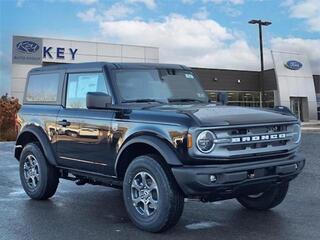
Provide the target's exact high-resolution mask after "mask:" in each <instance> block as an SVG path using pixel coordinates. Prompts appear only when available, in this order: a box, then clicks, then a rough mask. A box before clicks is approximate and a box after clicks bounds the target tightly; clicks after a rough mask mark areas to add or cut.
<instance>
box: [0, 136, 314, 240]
mask: <svg viewBox="0 0 320 240" xmlns="http://www.w3.org/2000/svg"><path fill="white" fill-rule="evenodd" d="M13 145H14V143H13V142H7V143H0V239H1V240H2V239H5V240H12V239H19V240H23V239H28V240H31V239H41V240H42V239H45V240H50V239H90V240H91V239H99V240H101V239H108V240H109V239H110V240H111V239H119V240H120V239H121V240H124V239H136V240H144V239H155V240H157V239H165V240H168V239H177V240H178V239H183V240H189V239H198V240H199V239H201V240H204V239H218V240H225V239H237V240H241V239H245V240H251V239H253V240H262V239H272V240H277V239H286V240H291V239H299V240H301V239H308V240H313V239H314V240H319V239H320V132H319V133H305V134H303V140H302V147H301V151H302V152H303V153H304V154H305V156H306V158H307V164H306V167H305V169H304V171H303V172H302V174H301V175H300V176H299V177H298V178H297V179H295V180H294V181H293V182H291V185H290V189H289V192H288V195H287V197H286V199H285V201H284V202H283V203H282V204H281V205H279V206H278V207H276V208H274V209H273V210H271V211H267V212H255V211H248V210H246V209H244V208H243V207H241V206H240V204H238V203H237V201H235V200H228V201H222V202H216V203H200V202H194V201H187V202H186V204H185V209H184V212H183V215H182V217H181V219H180V221H179V223H178V224H177V226H176V227H174V228H172V229H170V230H169V231H167V232H165V233H161V234H151V233H146V232H143V231H140V230H138V229H137V228H135V227H134V225H133V224H132V223H131V222H130V220H129V218H128V216H127V214H126V211H125V209H124V205H123V201H122V192H121V190H116V189H111V188H106V187H102V186H91V185H84V186H77V185H75V184H74V183H73V182H69V181H65V180H61V181H60V185H59V187H58V191H57V193H56V194H55V196H54V197H53V198H52V199H51V200H47V201H34V200H30V199H29V198H28V196H27V195H26V194H25V193H24V191H23V189H22V187H21V185H20V180H19V175H18V162H17V161H16V160H15V159H14V157H13V153H12V150H13Z"/></svg>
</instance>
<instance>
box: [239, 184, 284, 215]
mask: <svg viewBox="0 0 320 240" xmlns="http://www.w3.org/2000/svg"><path fill="white" fill-rule="evenodd" d="M288 188H289V183H282V184H280V185H277V186H274V187H271V188H270V189H269V190H267V191H266V192H262V193H259V194H255V195H246V196H240V197H238V198H237V200H238V202H239V203H240V204H241V205H242V206H244V207H245V208H248V209H251V210H268V209H271V208H274V207H276V206H278V205H279V204H280V203H282V201H283V200H284V198H285V197H286V195H287V192H288Z"/></svg>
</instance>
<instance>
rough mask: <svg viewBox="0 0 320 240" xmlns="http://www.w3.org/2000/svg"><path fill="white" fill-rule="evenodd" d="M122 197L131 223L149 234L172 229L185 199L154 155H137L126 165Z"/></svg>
mask: <svg viewBox="0 0 320 240" xmlns="http://www.w3.org/2000/svg"><path fill="white" fill-rule="evenodd" d="M123 198H124V203H125V206H126V209H127V212H128V214H129V217H130V219H131V220H132V222H133V223H134V224H135V225H136V226H137V227H138V228H140V229H142V230H144V231H149V232H162V231H165V230H167V229H168V228H170V227H172V226H174V225H175V224H176V223H177V222H178V220H179V218H180V216H181V214H182V211H183V205H184V196H183V194H182V192H181V191H180V189H179V188H178V186H177V185H176V183H175V181H174V179H173V177H172V176H171V175H170V173H169V172H168V171H166V170H165V168H164V167H162V166H161V164H160V163H159V162H158V161H157V156H153V155H145V156H139V157H137V158H136V159H134V160H133V161H132V163H131V164H130V165H129V167H128V169H127V171H126V174H125V178H124V182H123Z"/></svg>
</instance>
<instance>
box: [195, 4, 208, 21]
mask: <svg viewBox="0 0 320 240" xmlns="http://www.w3.org/2000/svg"><path fill="white" fill-rule="evenodd" d="M208 16H209V12H208V10H207V8H206V7H201V8H200V9H199V11H198V12H196V13H194V14H193V15H192V17H193V18H196V19H207V18H208Z"/></svg>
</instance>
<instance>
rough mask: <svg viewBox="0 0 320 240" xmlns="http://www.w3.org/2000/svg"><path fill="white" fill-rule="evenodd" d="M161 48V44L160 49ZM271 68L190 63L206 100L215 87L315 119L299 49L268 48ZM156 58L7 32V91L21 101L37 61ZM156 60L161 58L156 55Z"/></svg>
mask: <svg viewBox="0 0 320 240" xmlns="http://www.w3.org/2000/svg"><path fill="white" fill-rule="evenodd" d="M160 51H161V49H160ZM272 58H273V64H274V68H272V69H269V70H266V71H264V74H263V81H261V80H260V79H261V78H260V76H261V73H260V72H258V71H240V70H228V69H210V68H193V69H194V71H195V72H196V74H197V75H198V77H199V79H200V82H201V84H202V86H203V87H204V89H205V90H206V91H207V93H208V95H209V96H210V98H211V99H213V100H216V99H217V95H218V94H219V93H220V92H224V93H225V95H226V96H228V104H229V105H239V106H248V107H259V106H261V104H262V99H263V102H264V106H266V107H274V106H277V105H282V106H286V107H288V108H290V109H291V110H292V111H293V112H294V113H295V114H296V115H297V116H298V117H299V118H300V119H301V120H302V121H309V120H316V119H318V117H319V111H320V75H313V74H312V70H311V67H310V63H309V61H308V59H307V57H306V56H305V55H304V54H303V53H288V52H282V51H272ZM94 61H106V62H144V63H158V62H159V48H157V47H150V46H135V45H126V44H109V43H103V42H88V41H77V40H63V39H53V38H38V37H28V36H13V39H12V74H11V78H12V79H11V95H12V96H14V97H17V98H19V100H20V101H21V100H22V97H23V91H24V87H25V83H26V78H27V74H28V72H29V70H30V69H32V68H34V67H39V66H46V65H50V64H61V63H80V62H94ZM160 62H161V59H160Z"/></svg>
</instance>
